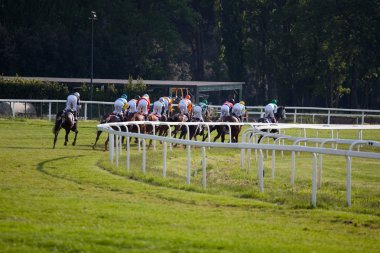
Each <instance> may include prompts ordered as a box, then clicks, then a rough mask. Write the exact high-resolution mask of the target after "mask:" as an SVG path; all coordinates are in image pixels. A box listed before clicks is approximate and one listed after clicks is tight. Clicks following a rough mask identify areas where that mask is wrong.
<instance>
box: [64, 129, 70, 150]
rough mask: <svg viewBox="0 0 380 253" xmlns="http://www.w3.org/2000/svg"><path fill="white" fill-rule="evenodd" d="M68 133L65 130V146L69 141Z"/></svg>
mask: <svg viewBox="0 0 380 253" xmlns="http://www.w3.org/2000/svg"><path fill="white" fill-rule="evenodd" d="M69 133H70V129H66V134H65V143H64V145H65V146H67V142H68V141H69Z"/></svg>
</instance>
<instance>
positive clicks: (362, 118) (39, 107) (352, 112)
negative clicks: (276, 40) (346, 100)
mask: <svg viewBox="0 0 380 253" xmlns="http://www.w3.org/2000/svg"><path fill="white" fill-rule="evenodd" d="M0 103H6V104H7V105H8V106H9V108H10V109H11V114H12V115H11V116H12V117H20V116H36V117H40V118H48V119H49V120H51V119H52V118H53V117H54V115H55V114H56V113H57V112H58V111H59V110H62V109H63V108H64V107H65V103H66V101H65V100H48V99H45V100H41V99H0ZM15 103H24V104H25V106H24V108H25V110H24V111H22V110H21V111H19V112H18V111H16V110H15ZM81 103H82V104H83V108H82V111H81V115H80V116H81V117H82V118H83V119H84V120H87V119H100V118H101V117H102V116H103V115H104V114H106V113H109V112H111V111H113V102H101V101H92V102H91V101H81ZM27 104H32V105H33V106H34V107H35V108H36V115H29V114H28V112H27V106H26V105H27ZM21 107H22V106H21ZM210 107H211V108H213V109H214V110H215V111H216V112H217V113H219V110H220V106H215V105H211V106H210ZM91 109H92V111H90V110H91ZM247 111H248V116H249V121H250V122H251V121H254V120H256V119H258V118H260V117H262V116H263V112H264V106H247ZM0 114H1V112H0ZM286 115H287V118H289V119H291V121H292V122H293V123H304V122H305V123H315V122H319V123H321V122H322V123H326V124H330V123H332V119H333V118H334V117H335V118H336V117H337V118H341V119H342V118H343V119H344V118H346V119H350V120H351V122H350V124H364V123H371V122H370V120H372V119H374V120H376V121H377V122H379V121H380V110H364V109H363V110H361V109H341V108H320V107H294V106H289V107H286ZM90 116H92V117H90Z"/></svg>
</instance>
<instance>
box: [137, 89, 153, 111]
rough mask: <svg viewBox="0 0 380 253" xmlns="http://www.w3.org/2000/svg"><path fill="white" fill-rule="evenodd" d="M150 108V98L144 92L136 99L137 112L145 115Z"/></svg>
mask: <svg viewBox="0 0 380 253" xmlns="http://www.w3.org/2000/svg"><path fill="white" fill-rule="evenodd" d="M149 110H150V99H149V95H148V94H144V95H143V96H142V97H141V98H139V99H138V100H137V112H140V113H142V114H143V115H144V116H147V115H148V113H149Z"/></svg>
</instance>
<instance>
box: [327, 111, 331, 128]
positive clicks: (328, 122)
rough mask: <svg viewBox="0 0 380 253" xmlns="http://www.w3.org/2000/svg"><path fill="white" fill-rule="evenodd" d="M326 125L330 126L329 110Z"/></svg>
mask: <svg viewBox="0 0 380 253" xmlns="http://www.w3.org/2000/svg"><path fill="white" fill-rule="evenodd" d="M327 125H330V109H329V110H327Z"/></svg>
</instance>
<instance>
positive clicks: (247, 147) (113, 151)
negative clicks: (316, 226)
mask: <svg viewBox="0 0 380 253" xmlns="http://www.w3.org/2000/svg"><path fill="white" fill-rule="evenodd" d="M145 123H147V122H123V123H110V124H101V125H98V126H97V129H98V130H101V131H104V132H107V133H109V135H110V151H109V152H110V153H109V155H110V156H109V159H110V161H111V162H112V163H113V162H114V160H115V162H116V166H118V165H119V156H120V155H121V154H122V144H121V137H122V136H124V137H135V138H139V140H140V141H141V143H142V146H143V147H142V152H143V153H142V166H141V167H142V171H143V173H145V172H146V157H147V155H146V152H147V151H146V140H153V141H154V142H155V141H160V142H162V145H163V162H162V170H163V172H162V174H163V177H165V176H166V160H167V152H168V151H167V144H168V143H169V144H170V148H171V147H172V144H182V145H186V146H187V172H186V182H187V184H190V179H191V147H192V146H193V147H200V148H202V185H203V188H204V189H206V148H231V149H240V150H241V168H242V169H244V161H245V157H246V158H247V164H248V166H247V168H246V171H247V173H250V163H251V158H250V154H251V151H252V150H255V152H257V153H258V155H256V159H257V157H258V166H257V168H258V177H259V188H260V191H261V192H263V191H264V177H263V173H264V172H263V171H264V162H263V159H264V155H263V150H266V151H272V179H273V180H274V167H275V162H274V161H275V152H276V151H281V152H283V151H290V152H292V171H291V173H292V175H291V183H292V185H294V178H295V152H305V153H311V154H312V155H313V165H312V168H313V175H312V197H311V203H312V205H313V206H314V207H315V206H316V197H317V188H320V187H321V179H322V177H321V175H322V155H324V154H326V155H335V156H344V157H346V170H347V173H346V203H347V205H348V206H351V162H352V157H361V158H372V159H380V152H363V151H359V149H358V150H357V151H356V150H354V148H355V147H357V146H358V145H370V146H374V147H377V148H379V147H380V142H378V141H371V140H362V139H358V140H348V139H338V138H307V137H292V136H287V135H285V134H279V135H273V134H267V133H264V132H261V131H260V129H270V128H276V129H282V130H285V129H289V128H299V129H305V128H312V129H316V130H321V129H324V130H325V129H329V128H331V129H333V130H340V129H357V130H359V131H363V130H366V129H372V130H379V129H380V125H375V126H365V125H359V126H358V125H355V126H349V125H335V126H332V125H330V126H327V125H294V124H254V123H250V124H247V123H243V124H242V123H231V124H229V123H228V124H229V125H230V126H231V125H237V124H240V125H249V126H250V128H249V129H248V130H246V131H245V132H244V133H243V142H242V143H216V142H210V139H208V141H207V142H201V141H191V140H189V139H188V138H189V137H188V135H187V140H180V139H176V138H172V137H161V136H156V135H148V134H141V133H140V131H138V133H131V132H128V128H127V127H126V126H128V125H135V126H139V125H140V124H145ZM225 123H226V122H224V123H220V122H219V123H217V122H211V123H210V122H209V123H204V125H205V126H206V127H207V128H208V129H209V126H210V125H215V124H225ZM149 124H153V125H163V124H166V125H167V124H169V125H170V126H176V125H185V126H186V128H187V131H188V130H189V128H188V127H189V125H191V124H194V123H178V122H177V123H176V122H171V123H169V122H166V123H162V122H149ZM121 126H124V127H126V129H127V132H122V131H121V130H120V129H121V128H120V127H121ZM112 127H114V128H117V129H118V130H114V129H113V128H112ZM229 129H231V128H230V127H229ZM230 131H231V130H230ZM258 134H264V135H265V136H264V137H265V138H268V137H276V138H277V140H279V141H277V142H275V144H261V143H260V144H257V143H256V142H255V141H254V140H255V138H254V137H255V136H256V135H258ZM169 136H170V135H169ZM361 136H362V135H360V134H359V138H361ZM114 137H115V139H116V141H114ZM248 137H249V138H248ZM126 139H127V144H126V152H127V154H126V156H127V157H126V170H127V171H129V170H130V149H131V147H130V143H129V138H126ZM284 139H287V140H288V141H293V143H292V144H291V145H285V144H284V142H283V141H281V140H284ZM140 141H139V142H138V143H140ZM301 142H304V143H306V142H312V143H316V145H317V146H316V147H309V146H306V145H305V146H301V145H299V144H300V143H301ZM326 143H334V144H335V147H334V146H332V147H331V148H327V147H325V146H324V144H326ZM318 144H319V146H318ZM338 144H349V145H350V146H349V148H348V149H338ZM114 145H115V147H114ZM155 147H156V146H155V143H154V148H155ZM139 150H140V146H139ZM318 156H319V167H318ZM317 167H318V168H317Z"/></svg>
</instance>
